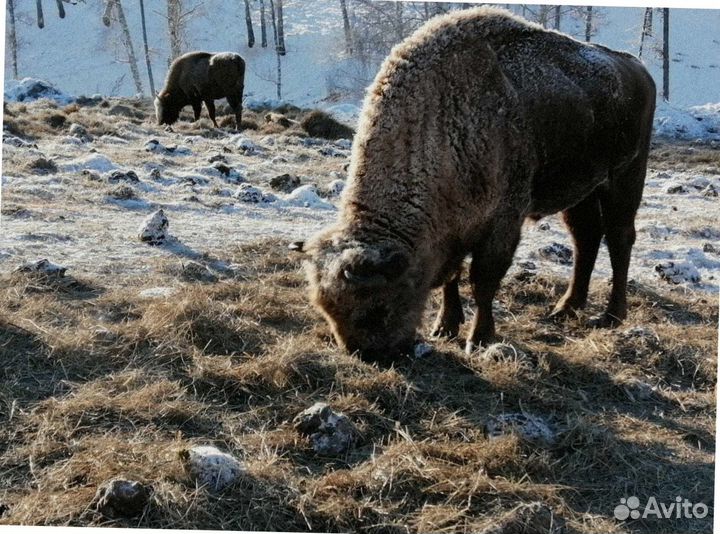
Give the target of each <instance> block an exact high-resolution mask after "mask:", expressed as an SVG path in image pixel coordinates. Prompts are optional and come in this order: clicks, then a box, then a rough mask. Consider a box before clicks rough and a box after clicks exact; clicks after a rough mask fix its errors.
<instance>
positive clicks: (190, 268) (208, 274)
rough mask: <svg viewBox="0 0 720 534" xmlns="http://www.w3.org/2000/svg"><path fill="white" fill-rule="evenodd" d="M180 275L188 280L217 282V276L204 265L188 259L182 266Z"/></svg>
mask: <svg viewBox="0 0 720 534" xmlns="http://www.w3.org/2000/svg"><path fill="white" fill-rule="evenodd" d="M182 277H183V278H184V279H185V280H189V281H198V282H209V283H212V282H217V280H218V277H217V276H215V274H214V273H213V272H212V271H211V270H210V269H208V268H207V267H206V266H205V265H202V264H201V263H197V262H195V261H189V262H187V263H186V264H184V265H183V266H182Z"/></svg>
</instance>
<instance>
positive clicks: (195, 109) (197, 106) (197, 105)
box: [192, 100, 202, 121]
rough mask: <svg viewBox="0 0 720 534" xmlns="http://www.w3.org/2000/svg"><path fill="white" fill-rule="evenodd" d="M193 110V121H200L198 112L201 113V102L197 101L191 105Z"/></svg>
mask: <svg viewBox="0 0 720 534" xmlns="http://www.w3.org/2000/svg"><path fill="white" fill-rule="evenodd" d="M192 108H193V115H194V116H195V120H196V121H198V120H200V112H201V111H202V102H201V101H200V100H197V101H195V102H193V103H192Z"/></svg>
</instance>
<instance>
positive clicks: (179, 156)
mask: <svg viewBox="0 0 720 534" xmlns="http://www.w3.org/2000/svg"><path fill="white" fill-rule="evenodd" d="M26 85H27V84H26ZM15 96H17V94H15ZM21 96H22V95H21ZM60 98H61V99H62V98H64V96H61V97H60ZM28 105H29V106H34V108H33V109H35V110H41V111H42V110H45V106H47V101H39V102H37V103H35V104H28ZM718 107H719V106H707V107H706V108H705V109H703V110H698V109H696V110H694V111H692V113H701V112H703V113H705V115H703V116H704V117H705V118H706V119H704V120H703V121H697V120H696V119H688V116H689V114H688V113H687V112H682V111H679V110H673V109H671V108H668V107H666V106H665V107H663V106H661V107H660V111H659V116H658V119H657V120H656V125H657V124H660V127H661V128H662V132H663V133H664V134H665V135H669V136H670V135H672V136H676V137H677V136H681V137H682V136H686V135H685V134H688V133H690V134H691V135H689V138H692V139H694V138H695V137H699V138H703V137H704V138H703V139H702V143H698V144H697V146H698V147H701V148H702V149H703V150H713V148H712V147H715V149H714V150H718V148H717V146H718V141H716V140H714V139H717V137H716V134H715V133H713V132H712V131H710V132H708V131H707V130H705V131H699V130H698V131H695V130H692V131H691V132H688V131H686V130H683V128H684V127H687V124H686V121H687V120H691V121H692V122H691V123H690V124H691V125H694V123H695V122H698V123H702V124H703V125H704V126H703V127H705V126H706V125H707V124H709V123H710V120H711V119H710V118H711V117H713V116H715V115H716V114H717V109H718ZM339 111H344V112H348V111H351V110H348V109H347V108H346V107H341V108H340V109H339ZM94 113H100V114H102V113H105V112H103V111H97V109H96V110H95V111H94ZM341 114H342V113H341ZM346 118H347V117H346ZM112 120H113V121H116V122H114V126H113V128H114V132H113V133H111V134H105V135H101V136H99V137H95V138H94V139H92V140H88V138H87V135H86V134H85V133H83V131H82V128H77V127H74V126H70V127H69V128H68V130H67V131H68V133H69V134H70V135H59V136H45V137H42V138H40V139H39V140H38V141H37V142H36V143H35V144H32V143H27V142H24V141H22V140H20V139H18V138H17V137H14V136H12V135H10V134H8V133H7V132H6V134H5V138H4V144H3V163H4V174H3V176H2V208H3V215H2V218H1V219H0V224H1V232H0V234H1V235H0V270H2V271H9V270H11V269H13V268H15V267H16V266H18V265H21V264H23V263H25V262H28V261H33V260H38V259H41V258H48V259H50V260H51V261H52V262H54V263H57V264H60V265H62V266H64V267H67V268H68V272H69V273H72V274H74V275H75V276H90V277H96V276H107V275H109V274H119V273H122V274H123V275H124V276H131V275H136V274H141V273H150V272H152V270H153V264H154V262H155V260H168V259H171V258H178V259H179V260H180V261H186V260H198V259H202V260H203V261H204V262H205V263H206V264H208V265H210V266H212V267H214V268H216V269H219V270H227V269H230V270H232V269H235V268H237V269H242V266H239V265H235V266H234V265H231V264H229V263H228V261H227V257H228V251H229V250H230V249H231V248H232V247H234V246H235V245H238V244H241V243H247V242H252V241H257V240H262V239H268V238H282V239H286V240H296V239H303V238H306V237H308V236H309V235H311V234H313V233H314V232H316V231H318V230H319V229H320V228H322V227H324V226H326V225H328V224H329V223H331V222H332V221H333V220H334V219H335V218H336V216H337V208H336V206H337V204H338V200H339V197H338V195H337V193H338V192H339V190H340V189H341V187H342V180H343V179H345V177H346V176H345V168H346V165H347V163H348V161H349V156H350V143H349V141H347V140H339V141H326V140H319V139H312V138H309V139H301V138H299V137H295V136H291V135H285V134H275V135H263V134H261V133H259V132H256V131H245V132H243V133H241V134H237V133H234V132H232V131H227V130H225V131H223V133H222V134H220V135H219V137H216V138H210V137H205V136H202V135H198V133H206V131H204V130H203V127H202V126H199V127H198V128H196V129H195V130H193V131H192V133H191V134H188V133H187V132H186V133H180V131H179V129H178V131H177V132H167V131H164V130H162V129H159V128H157V127H156V126H155V125H154V124H151V123H150V122H139V121H137V120H136V121H131V120H130V119H125V118H122V117H121V118H117V117H113V118H112ZM348 120H350V119H349V118H348ZM716 124H717V123H716ZM188 128H193V127H191V126H188ZM711 130H712V128H711ZM717 131H718V130H717V129H715V130H714V132H717ZM72 132H74V133H72ZM686 137H687V136H686ZM680 149H681V150H684V151H689V152H692V151H694V150H697V149H696V148H694V147H693V146H690V145H685V146H683V147H681V148H680ZM45 160H50V161H51V162H52V163H53V164H54V166H51V168H50V169H49V170H46V171H45V172H43V171H42V170H40V171H37V170H29V169H32V166H33V165H35V166H36V167H37V162H41V164H40V166H41V167H43V166H44V164H43V163H42V162H43V161H45ZM284 174H288V175H290V176H292V177H298V178H299V181H295V182H294V184H293V185H292V187H290V189H292V188H295V189H294V190H292V191H290V190H287V191H280V190H279V189H281V188H276V190H274V191H273V190H272V188H271V185H270V184H271V180H273V178H276V177H278V176H282V175H284ZM298 185H299V186H300V187H297V186H298ZM718 192H720V169H718V167H713V166H712V165H702V164H699V165H698V166H697V167H693V168H692V169H691V170H687V169H686V170H682V171H680V170H677V171H673V170H667V169H664V170H658V169H650V171H649V173H648V178H647V181H646V189H645V195H644V200H643V204H642V207H641V209H640V212H639V214H638V218H637V225H636V226H637V228H638V238H637V242H636V244H635V248H634V252H633V254H634V259H633V261H632V264H631V269H630V276H631V277H632V278H634V279H636V280H638V281H641V282H644V283H647V284H652V285H656V284H662V285H668V286H672V285H674V283H675V282H679V284H678V288H680V289H682V290H688V291H709V292H717V290H718V280H719V279H720V225H718V208H717V206H718V197H717V196H716V195H717V194H718ZM158 209H163V210H164V213H165V214H166V215H167V217H168V219H169V221H170V226H169V234H170V235H171V236H172V239H170V240H169V241H168V242H167V243H165V244H163V245H161V246H156V247H153V246H149V245H147V244H145V243H142V242H141V241H140V240H139V238H138V233H139V227H140V225H141V223H142V222H143V221H144V220H145V219H146V218H147V217H148V215H149V214H150V213H152V212H154V211H156V210H158ZM571 246H572V245H571V242H570V240H569V236H568V234H567V233H566V231H565V229H564V227H563V225H562V222H561V221H560V219H559V217H557V216H555V217H550V218H547V219H544V220H542V221H541V222H540V223H538V224H528V226H527V228H526V229H525V232H524V237H523V239H522V241H521V243H520V246H519V248H518V252H517V255H516V261H515V267H514V269H529V270H538V271H552V272H555V273H558V274H562V275H564V276H569V275H570V272H571V269H572V266H571V264H572V261H571V258H570V256H569V254H568V252H569V251H568V248H571ZM595 273H596V277H598V278H599V279H609V278H610V276H611V269H610V264H609V259H608V256H607V253H606V252H604V251H603V252H601V254H600V257H599V259H598V264H597V267H596V271H595Z"/></svg>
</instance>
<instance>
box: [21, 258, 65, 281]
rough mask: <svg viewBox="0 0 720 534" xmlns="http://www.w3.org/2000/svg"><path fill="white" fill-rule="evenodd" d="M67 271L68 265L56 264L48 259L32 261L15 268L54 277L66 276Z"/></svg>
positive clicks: (23, 271) (22, 271)
mask: <svg viewBox="0 0 720 534" xmlns="http://www.w3.org/2000/svg"><path fill="white" fill-rule="evenodd" d="M65 271H67V267H61V266H60V265H56V264H54V263H52V262H51V261H49V260H48V259H42V260H38V261H31V262H29V263H26V264H24V265H21V266H20V267H18V268H17V269H15V272H18V273H29V274H40V275H44V276H47V277H52V278H62V277H63V276H65Z"/></svg>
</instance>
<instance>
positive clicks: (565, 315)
mask: <svg viewBox="0 0 720 534" xmlns="http://www.w3.org/2000/svg"><path fill="white" fill-rule="evenodd" d="M577 317H578V315H577V312H576V311H575V309H574V308H572V307H570V306H564V307H556V308H555V309H554V310H553V311H552V313H550V316H549V319H550V320H551V321H555V322H556V323H560V322H562V321H566V320H568V319H577Z"/></svg>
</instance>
